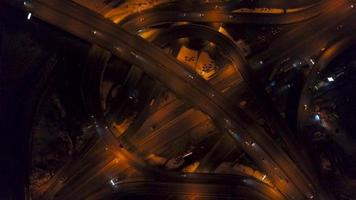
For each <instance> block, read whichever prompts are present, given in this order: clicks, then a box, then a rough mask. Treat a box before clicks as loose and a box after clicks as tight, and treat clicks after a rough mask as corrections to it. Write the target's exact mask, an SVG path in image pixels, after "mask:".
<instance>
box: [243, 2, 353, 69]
mask: <svg viewBox="0 0 356 200" xmlns="http://www.w3.org/2000/svg"><path fill="white" fill-rule="evenodd" d="M353 14H354V12H353V9H352V8H350V3H348V2H346V1H341V0H340V1H328V2H327V3H325V4H323V7H322V8H321V14H320V15H319V16H318V17H317V18H314V19H311V20H310V21H307V22H305V23H303V24H300V25H297V26H296V28H294V29H293V30H291V31H289V32H287V33H284V34H283V35H282V36H281V37H280V38H278V39H276V40H275V41H274V42H273V43H271V45H270V46H269V48H268V49H267V51H265V52H263V53H261V54H259V55H256V56H253V57H251V58H250V59H249V62H250V63H251V64H252V66H253V67H254V70H256V71H258V70H260V72H258V74H259V75H263V74H266V71H267V70H269V71H270V70H271V69H270V68H264V66H270V67H272V63H275V62H277V61H278V60H281V59H283V57H284V56H285V55H288V54H289V55H291V54H293V53H297V52H298V51H303V49H304V50H311V49H312V50H313V51H314V52H315V51H316V49H315V48H312V47H313V46H311V47H310V45H313V44H314V43H315V42H318V41H319V40H320V39H323V38H324V37H322V35H323V32H324V31H325V30H335V29H334V28H336V27H337V26H338V25H339V24H342V22H343V21H347V20H345V19H348V18H350V17H351V18H352V16H353ZM290 38H304V41H303V42H298V43H296V42H295V41H294V40H291V39H290ZM305 40H306V41H305ZM324 45H325V44H324ZM305 46H308V48H305ZM296 50H297V51H296ZM317 51H319V52H320V48H318V49H317ZM281 52H282V53H281ZM260 61H263V65H261V64H259V63H260ZM273 66H274V65H273Z"/></svg>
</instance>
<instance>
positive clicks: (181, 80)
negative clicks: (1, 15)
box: [11, 0, 355, 199]
mask: <svg viewBox="0 0 356 200" xmlns="http://www.w3.org/2000/svg"><path fill="white" fill-rule="evenodd" d="M11 3H12V4H16V3H17V5H18V6H21V7H22V8H23V9H25V10H26V11H28V12H31V13H32V15H33V16H34V17H37V18H39V19H41V20H43V21H46V22H47V23H49V24H52V25H54V26H57V27H59V28H61V29H63V30H65V31H67V32H69V33H71V34H73V35H75V36H77V37H79V38H81V39H83V40H86V41H88V42H90V43H93V44H95V45H98V46H100V47H98V46H93V47H92V54H91V55H90V56H91V57H89V58H88V59H89V60H91V62H92V61H94V62H92V63H96V64H97V65H95V66H92V68H93V69H94V71H97V73H98V74H100V73H101V72H102V71H103V68H105V65H106V62H107V60H108V57H110V56H111V55H110V54H112V55H114V56H118V57H120V58H121V59H123V60H125V61H127V62H130V63H133V64H134V65H135V66H138V67H139V68H140V69H141V70H142V71H143V72H145V73H146V74H147V75H149V76H150V77H152V78H153V79H155V80H158V81H159V82H160V83H161V84H163V85H164V86H165V87H167V88H168V89H169V90H170V91H171V92H172V93H174V94H175V95H176V96H177V97H178V99H179V103H178V104H179V105H185V104H187V103H188V104H189V105H191V106H192V107H193V108H195V109H197V110H200V111H201V112H202V113H204V114H206V115H207V116H209V118H210V119H211V121H209V123H214V124H215V125H216V126H217V128H218V130H219V131H221V132H222V133H223V134H225V135H226V136H228V137H231V138H232V139H233V140H234V142H235V143H236V144H237V145H238V146H239V147H241V148H242V150H243V151H244V152H246V153H247V154H248V155H249V156H250V157H251V158H252V159H253V160H254V161H255V162H256V163H257V164H258V166H259V167H260V168H261V169H262V170H263V172H264V173H266V175H267V177H268V178H269V179H270V180H271V181H272V183H273V185H274V186H275V187H276V189H274V188H273V189H272V188H269V187H270V186H267V185H264V184H263V183H261V182H260V181H258V180H254V179H247V178H246V177H244V176H242V177H239V176H236V177H232V176H230V177H229V178H228V179H229V180H230V181H227V183H226V184H227V185H230V186H231V185H235V184H236V182H238V181H240V182H241V180H242V182H244V181H246V180H248V181H250V182H248V184H247V185H248V186H249V187H252V188H258V187H266V188H268V189H266V190H271V191H273V195H275V196H270V195H272V193H271V192H265V193H266V194H264V195H267V196H269V198H270V199H329V198H328V197H326V196H327V195H326V194H325V193H324V191H323V190H322V189H321V186H320V185H319V183H317V182H315V181H312V180H313V179H314V178H315V175H314V173H315V172H314V171H313V169H311V168H310V165H309V163H308V161H306V162H303V161H305V159H306V158H305V157H304V156H305V155H303V154H299V153H297V151H296V149H298V148H299V144H296V143H295V142H294V140H293V137H292V136H291V134H290V133H288V132H289V131H288V128H286V127H285V126H283V125H282V123H280V121H281V120H282V118H281V117H280V116H279V115H274V114H273V113H274V110H273V109H272V108H270V107H269V105H270V102H269V101H268V97H267V94H266V93H265V91H264V90H263V88H261V86H262V84H263V83H264V82H265V81H266V79H267V77H263V76H255V74H258V75H259V74H269V73H265V72H266V71H269V72H270V71H271V68H273V66H274V64H276V62H278V60H280V58H282V57H288V55H290V54H291V53H295V52H300V54H299V55H300V57H302V58H304V59H306V58H309V57H310V55H318V53H320V49H323V48H326V47H327V44H328V43H330V38H336V37H339V36H335V31H333V30H332V28H330V27H337V26H338V25H339V24H340V22H344V21H347V20H350V19H351V18H352V17H353V18H354V17H355V14H354V11H353V9H352V8H350V2H347V1H342V0H338V1H322V2H317V3H314V4H313V5H312V6H309V7H306V8H305V9H301V10H300V11H296V12H291V13H289V12H287V11H286V12H285V13H283V14H255V13H246V14H244V13H234V12H232V13H230V12H227V11H225V10H224V11H222V10H219V9H216V8H215V7H214V9H216V10H217V11H216V10H212V11H211V10H210V9H208V10H204V9H202V11H199V12H195V11H194V12H191V13H189V12H186V11H182V12H180V11H174V12H173V11H164V10H163V11H160V10H158V11H155V10H154V9H153V10H148V11H147V12H142V13H139V14H137V16H136V15H132V16H130V17H128V18H127V19H126V20H125V21H122V22H120V23H119V25H120V26H117V25H115V24H113V23H112V22H110V21H108V20H107V19H104V18H102V17H101V16H99V15H97V14H94V13H93V12H91V11H89V10H87V9H85V8H83V7H81V6H79V5H77V4H75V3H71V2H66V1H59V0H32V1H25V2H23V1H21V2H20V1H16V2H14V1H12V2H11ZM287 10H288V9H287ZM340 13H342V15H341V14H340ZM315 16H318V20H316V19H317V18H315V20H314V19H311V20H309V21H307V22H305V24H303V23H301V24H300V25H299V24H298V25H297V26H298V31H290V32H287V33H284V35H282V36H281V37H280V38H278V39H277V41H276V42H274V43H273V44H272V45H271V46H270V47H269V49H268V50H267V51H265V52H264V53H262V54H260V55H257V56H252V57H250V58H248V59H247V60H246V58H245V57H244V56H243V55H242V52H241V50H239V49H238V48H237V47H236V46H235V44H234V43H233V42H232V41H231V40H230V39H229V38H228V37H227V36H226V35H224V34H222V33H220V32H218V31H216V30H214V29H213V28H208V27H206V26H202V25H194V24H188V25H177V26H174V27H172V28H170V29H168V30H166V32H162V33H160V34H161V35H159V36H157V41H154V42H153V43H150V42H148V41H146V40H145V39H142V38H140V37H138V36H136V35H134V34H135V33H136V32H137V31H139V30H141V29H146V28H148V27H151V26H154V25H157V24H162V23H167V22H170V23H172V22H179V21H189V22H197V23H201V22H204V23H217V22H218V23H236V24H241V23H242V24H244V23H253V24H290V23H296V22H301V21H304V20H306V19H310V18H313V17H315ZM325 24H327V26H326V25H325ZM304 27H305V28H304ZM322 27H323V29H322ZM316 30H318V33H317V34H313V37H307V39H306V40H305V41H303V42H300V43H298V44H294V43H295V42H296V41H295V40H290V38H301V37H303V36H305V35H308V34H310V33H311V32H315V31H316ZM353 30H354V28H353V27H345V28H344V29H343V30H342V31H340V35H347V34H348V33H350V32H352V31H353ZM165 37H167V38H165ZM184 37H200V38H201V39H204V40H207V41H209V42H212V43H214V44H216V45H217V46H219V47H220V48H221V49H222V52H224V54H225V55H226V57H227V58H228V59H229V60H230V61H231V62H232V64H233V67H234V69H235V70H236V71H238V72H240V73H241V76H242V78H243V80H244V81H245V82H244V83H243V84H247V87H248V88H250V89H253V90H254V91H256V93H257V94H256V96H257V99H259V103H261V106H262V110H263V113H262V115H263V116H264V117H266V118H271V119H272V120H271V121H272V122H271V126H272V127H275V129H276V130H277V132H278V133H279V134H280V135H282V138H283V140H284V141H285V142H286V143H287V144H288V147H290V149H291V151H292V152H294V154H292V155H291V157H290V156H289V155H287V153H286V152H285V151H284V150H282V149H281V148H280V146H279V145H278V144H276V143H275V142H274V141H273V140H272V138H270V136H269V135H268V134H267V133H266V132H265V131H264V130H263V129H261V127H260V126H259V125H258V124H257V123H256V122H255V120H254V119H252V118H251V117H250V116H249V115H248V114H247V113H246V112H245V111H244V110H243V109H241V108H239V107H238V105H236V104H234V103H233V102H231V100H230V99H229V98H227V95H226V94H224V93H222V92H221V89H218V88H226V86H223V87H222V86H220V87H219V86H215V85H213V84H212V83H208V82H207V81H206V80H204V79H203V78H201V77H200V76H199V75H197V74H196V73H195V72H194V71H192V70H191V69H190V68H189V67H187V66H186V65H185V64H183V63H182V62H180V61H177V60H176V58H174V57H173V56H170V55H167V53H165V52H164V51H163V50H162V49H160V47H159V46H160V43H161V44H162V45H161V46H163V45H164V44H165V43H166V42H167V41H170V40H173V39H177V38H184ZM315 38H318V42H313V46H309V48H308V49H307V51H305V46H306V45H308V44H309V43H310V42H308V41H312V40H313V41H315ZM291 43H293V44H291ZM102 48H103V49H105V50H103V49H102ZM281 52H283V53H281ZM271 58H272V59H271ZM261 61H263V65H261ZM248 63H252V65H251V64H248ZM88 65H90V64H89V62H88ZM88 68H90V67H89V66H88ZM257 77H263V78H257ZM99 78H100V77H99ZM85 82H86V83H88V84H87V85H86V86H85V87H84V89H83V93H84V97H85V99H89V100H88V101H87V102H86V106H87V108H88V112H89V117H90V118H91V120H92V123H93V125H94V126H95V128H96V131H97V133H98V135H99V137H100V138H102V139H103V141H104V143H106V145H98V146H99V147H97V148H98V149H100V148H101V147H102V146H105V148H108V149H110V151H111V152H114V154H116V155H117V156H118V157H119V158H121V159H124V160H126V161H127V163H126V164H127V165H125V166H124V167H123V168H124V169H127V168H129V166H130V167H132V168H134V171H139V172H141V173H143V174H147V175H149V176H151V177H154V178H155V180H157V179H158V180H160V181H163V182H164V184H178V186H174V187H173V186H172V188H177V189H178V188H180V187H183V186H184V184H190V182H191V181H193V182H194V184H198V185H199V184H202V186H199V187H205V186H204V184H206V182H210V183H214V184H219V182H221V181H224V180H226V177H225V176H224V175H219V174H215V175H214V174H210V175H207V174H199V173H198V174H187V175H185V174H183V175H184V176H182V174H180V173H176V172H167V171H163V170H160V169H157V168H156V167H152V166H149V165H148V164H147V163H146V161H143V160H142V158H140V152H136V151H134V150H133V148H132V147H130V144H126V143H125V142H124V141H117V139H116V138H115V136H114V135H113V134H112V132H111V131H110V130H109V128H108V125H107V124H106V122H105V117H104V116H103V111H102V108H101V105H100V102H99V101H98V99H99V96H100V94H99V92H100V91H99V90H100V88H98V85H100V84H99V83H100V79H98V77H97V76H94V77H93V75H89V78H88V80H86V81H85ZM224 84H229V83H224ZM181 99H183V101H181ZM177 101H178V100H177ZM192 107H190V106H187V108H185V109H186V110H189V109H190V110H191V109H192ZM146 114H147V113H146ZM142 115H143V116H142V117H143V118H145V117H146V115H145V113H143V114H142ZM198 115H199V114H198ZM193 117H194V116H193ZM206 120H207V119H202V121H206ZM139 125H140V124H139ZM137 130H138V129H134V130H132V132H135V131H137ZM131 150H133V151H131ZM98 151H102V148H101V150H98ZM103 152H105V150H104V151H103ZM110 158H111V157H110ZM110 158H109V159H108V160H110ZM111 159H112V158H111ZM89 160H90V159H89ZM82 164H83V161H81V164H80V166H78V168H81V167H83V166H82ZM98 168H101V167H100V166H98ZM72 169H74V168H73V167H72ZM130 170H131V169H130ZM95 171H96V168H94V169H93V173H95ZM66 173H68V172H66ZM89 174H91V173H89ZM84 177H85V176H84ZM84 177H82V179H83V180H87V179H88V178H89V177H87V178H84ZM210 177H211V179H212V180H209V181H207V180H206V179H209V178H210ZM76 181H78V180H76ZM88 181H89V180H88ZM138 182H139V184H140V183H141V182H140V181H138ZM171 182H172V183H171ZM178 182H179V183H178ZM129 184H135V181H132V182H131V183H130V182H128V183H123V188H125V187H127V188H128V189H127V190H135V185H134V186H130V185H129ZM147 184H153V185H155V184H156V185H155V186H150V187H158V186H157V185H160V184H162V183H160V182H159V181H158V182H155V181H152V183H151V182H150V181H148V183H147ZM179 184H183V186H181V185H179ZM214 184H212V185H209V184H207V185H209V186H208V187H212V189H211V191H212V192H213V193H214V192H215V194H218V193H221V190H223V189H221V188H219V189H218V188H216V187H214V186H213V185H214ZM261 184H262V186H261ZM59 187H60V186H59ZM130 187H133V189H132V188H130ZM189 187H193V186H189ZM196 187H198V186H196ZM199 187H198V188H199ZM241 187H242V186H241ZM158 188H159V187H158ZM105 189H108V188H105ZM123 190H125V189H123ZM53 191H54V189H53V190H52V192H53ZM158 191H159V190H158ZM237 191H238V190H237ZM178 192H179V191H178ZM62 193H63V192H62ZM202 193H203V192H202ZM69 194H70V193H69ZM49 195H50V194H49ZM204 195H205V194H203V196H204ZM209 195H210V194H209ZM72 198H74V197H73V196H72Z"/></svg>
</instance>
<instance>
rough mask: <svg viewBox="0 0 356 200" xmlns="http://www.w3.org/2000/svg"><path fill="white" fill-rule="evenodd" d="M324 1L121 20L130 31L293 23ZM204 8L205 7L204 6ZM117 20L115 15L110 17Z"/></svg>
mask: <svg viewBox="0 0 356 200" xmlns="http://www.w3.org/2000/svg"><path fill="white" fill-rule="evenodd" d="M323 6H324V5H323V3H316V4H315V5H313V6H311V7H308V8H306V9H303V10H300V11H297V12H291V13H281V14H260V13H233V12H231V11H226V10H224V11H210V10H209V11H200V12H183V11H177V10H169V11H165V10H155V9H151V10H147V11H143V12H141V13H139V14H134V15H130V16H128V17H127V18H125V19H124V20H122V21H120V22H119V25H122V26H123V27H124V28H125V30H129V31H130V32H131V31H132V32H134V31H138V30H139V29H137V27H138V28H146V27H148V26H152V25H157V24H162V23H168V22H178V21H189V22H197V23H201V22H205V23H214V22H218V23H236V24H291V23H296V22H301V21H304V20H306V19H310V18H312V17H315V16H317V15H318V14H320V11H321V10H322V8H323ZM202 9H204V7H202ZM110 18H112V19H114V20H115V16H112V17H110Z"/></svg>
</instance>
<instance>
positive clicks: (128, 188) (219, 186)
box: [110, 174, 285, 200]
mask: <svg viewBox="0 0 356 200" xmlns="http://www.w3.org/2000/svg"><path fill="white" fill-rule="evenodd" d="M215 177H216V176H214V175H213V176H211V175H208V174H187V175H186V176H185V177H184V178H183V179H179V178H177V179H175V180H173V182H171V181H170V180H166V181H157V180H149V179H146V180H145V179H141V180H140V179H137V180H135V179H132V180H127V181H123V182H121V183H119V184H118V191H117V193H115V194H114V195H113V196H112V198H113V199H115V197H116V198H117V197H120V196H125V195H126V196H139V195H148V194H156V195H157V196H159V195H168V196H169V195H182V194H183V195H193V196H203V197H206V196H208V197H215V198H218V197H220V198H228V199H231V198H233V199H234V197H235V198H236V197H239V198H241V197H246V198H248V199H251V198H252V199H255V198H261V199H265V198H266V199H267V198H272V199H274V200H282V199H285V198H284V197H283V196H281V195H280V194H279V193H276V192H275V190H273V189H272V188H270V187H269V186H267V185H265V184H263V183H259V182H256V181H255V180H254V179H252V178H247V177H244V176H237V175H235V177H236V178H234V180H235V181H232V182H229V181H224V180H226V179H229V178H230V175H220V177H219V179H216V178H215ZM211 183H214V184H211ZM230 184H231V185H230ZM110 199H111V198H110Z"/></svg>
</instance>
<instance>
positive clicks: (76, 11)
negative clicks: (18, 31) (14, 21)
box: [30, 1, 313, 199]
mask: <svg viewBox="0 0 356 200" xmlns="http://www.w3.org/2000/svg"><path fill="white" fill-rule="evenodd" d="M46 4H49V5H50V6H49V7H47V6H43V5H46ZM63 4H64V3H63V2H57V1H47V2H45V1H43V2H42V1H32V3H31V5H30V7H31V12H32V13H33V14H34V16H37V17H39V18H41V19H43V20H44V21H47V22H49V23H51V24H54V25H56V26H59V27H61V28H63V29H65V30H67V31H68V32H70V33H72V34H74V35H76V36H78V37H80V38H82V39H85V40H87V41H90V42H94V43H97V44H99V45H100V46H103V47H105V48H106V49H108V50H110V51H112V52H113V53H114V54H116V55H118V56H120V57H123V58H124V59H126V60H129V61H132V62H133V63H135V64H136V65H138V66H140V67H141V69H143V71H145V72H146V73H147V74H149V75H150V76H152V77H154V78H157V79H158V80H160V81H161V82H163V83H165V84H166V86H167V87H168V88H170V89H171V90H172V91H174V92H175V93H176V94H177V95H178V96H181V97H184V99H186V100H187V101H189V102H191V103H193V105H195V106H196V107H198V108H200V109H201V110H202V111H204V112H206V113H207V114H208V115H209V116H211V117H212V118H213V119H214V120H215V122H216V123H217V125H218V126H219V127H220V128H221V129H223V130H225V132H226V133H228V134H230V135H232V136H233V137H234V138H235V139H236V140H237V141H238V142H239V143H240V144H242V147H243V148H244V150H245V151H246V152H247V153H248V154H249V155H251V157H252V158H253V159H254V160H256V161H257V162H258V164H259V165H260V166H261V167H262V168H264V169H265V171H266V172H267V174H268V175H269V177H270V178H271V179H272V180H273V182H274V184H275V185H276V186H277V187H278V188H279V189H280V190H281V191H282V192H283V193H284V194H285V195H287V196H288V197H290V198H293V197H294V198H297V199H302V198H304V197H311V196H312V195H313V192H312V190H311V189H310V188H309V186H308V181H307V180H306V179H305V178H304V175H303V174H302V173H301V172H300V171H299V170H298V169H297V168H296V167H295V165H294V164H293V163H292V161H291V160H289V159H288V157H287V156H286V155H285V154H284V153H283V152H282V151H281V150H279V149H278V148H277V147H275V146H274V145H273V142H272V141H271V139H269V138H268V137H266V136H265V135H263V133H262V131H261V130H260V128H259V127H257V126H255V125H254V124H253V123H252V122H251V121H250V120H249V119H248V118H246V117H242V116H243V115H236V113H235V112H234V111H233V110H232V109H231V107H230V103H228V102H226V100H225V99H224V98H223V97H222V96H221V95H220V93H218V92H216V91H214V90H212V88H211V87H210V86H209V85H207V84H206V82H205V81H203V80H202V79H201V78H199V77H197V76H196V75H194V74H193V73H191V72H190V71H189V70H187V69H185V68H184V67H183V68H182V67H181V66H182V64H181V63H179V62H177V61H176V60H175V59H174V58H172V57H170V56H167V55H166V54H164V53H163V52H161V51H160V49H159V48H157V47H154V46H152V45H150V44H148V43H147V42H146V41H144V40H142V39H139V38H138V37H134V36H132V35H128V34H127V33H126V32H124V31H122V30H121V29H119V28H117V27H115V26H114V25H113V24H111V23H110V22H108V21H105V20H103V19H101V18H100V17H98V16H95V15H93V14H92V13H89V11H87V10H85V9H82V8H80V7H77V6H76V5H72V4H67V5H63ZM73 15H75V18H72V16H73ZM88 22H90V24H87V23H88ZM142 49H144V50H145V51H147V52H149V54H150V55H148V53H147V52H142ZM158 58H159V59H158ZM191 77H193V78H191ZM188 91H189V92H188ZM187 93H189V95H187ZM245 122H247V124H250V125H251V126H249V127H246V126H245V125H243V124H245ZM251 136H253V138H252V137H251ZM254 141H256V142H255V143H254Z"/></svg>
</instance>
